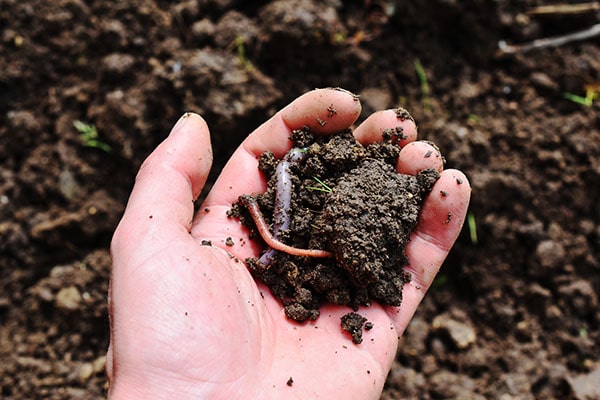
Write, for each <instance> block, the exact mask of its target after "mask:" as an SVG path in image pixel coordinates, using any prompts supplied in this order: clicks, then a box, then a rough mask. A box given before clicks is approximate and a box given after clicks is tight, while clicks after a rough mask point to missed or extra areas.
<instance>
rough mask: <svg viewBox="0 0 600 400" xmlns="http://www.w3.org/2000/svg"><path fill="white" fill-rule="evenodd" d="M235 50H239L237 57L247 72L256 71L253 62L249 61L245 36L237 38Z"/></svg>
mask: <svg viewBox="0 0 600 400" xmlns="http://www.w3.org/2000/svg"><path fill="white" fill-rule="evenodd" d="M235 48H236V49H237V57H238V60H239V61H240V63H241V64H242V65H243V66H244V68H245V69H246V71H252V70H253V69H254V65H252V62H251V61H250V60H248V57H247V56H246V46H245V45H244V37H243V36H241V35H238V36H236V38H235Z"/></svg>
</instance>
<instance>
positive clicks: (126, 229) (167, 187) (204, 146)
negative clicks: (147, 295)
mask: <svg viewBox="0 0 600 400" xmlns="http://www.w3.org/2000/svg"><path fill="white" fill-rule="evenodd" d="M211 164H212V149H211V145H210V135H209V131H208V127H207V125H206V123H205V122H204V120H203V119H202V118H201V117H200V116H199V115H196V114H192V113H186V114H185V115H183V116H182V117H181V118H180V119H179V121H178V122H177V124H176V125H175V126H174V127H173V129H172V131H171V133H170V134H169V136H168V137H167V138H166V139H165V140H164V141H163V142H162V143H161V144H160V145H159V146H158V147H157V148H156V149H155V150H154V151H153V152H152V154H150V156H149V157H148V158H147V159H146V160H145V161H144V163H143V164H142V166H141V167H140V170H139V172H138V174H137V177H136V181H135V185H134V187H133V190H132V193H131V196H130V198H129V202H128V204H127V208H126V210H125V213H124V215H123V218H122V220H121V222H120V223H119V226H118V227H117V229H116V231H115V234H114V236H113V241H112V245H111V252H112V255H113V259H114V258H118V257H120V256H130V255H132V254H135V251H136V250H137V249H138V247H139V246H140V244H141V243H143V242H144V241H145V240H160V239H161V238H164V237H165V236H166V235H170V234H181V233H182V232H183V233H185V232H186V231H189V229H190V227H191V221H192V217H193V213H194V209H193V200H194V199H195V198H196V197H197V196H198V194H199V193H200V191H201V190H202V187H203V186H204V184H205V182H206V177H207V176H208V172H209V170H210V167H211ZM182 228H183V229H182ZM152 247H153V246H149V247H148V250H153V249H152ZM142 257H143V255H142ZM113 264H114V265H115V266H119V265H121V264H120V263H113Z"/></svg>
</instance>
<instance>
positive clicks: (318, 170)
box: [233, 129, 439, 343]
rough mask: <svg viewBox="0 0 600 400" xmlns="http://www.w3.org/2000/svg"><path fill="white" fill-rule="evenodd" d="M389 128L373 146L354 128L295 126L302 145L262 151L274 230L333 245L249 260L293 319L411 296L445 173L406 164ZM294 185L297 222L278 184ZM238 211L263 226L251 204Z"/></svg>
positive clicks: (287, 237) (265, 203)
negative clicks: (422, 229) (428, 209)
mask: <svg viewBox="0 0 600 400" xmlns="http://www.w3.org/2000/svg"><path fill="white" fill-rule="evenodd" d="M384 137H385V138H386V139H387V140H384ZM384 137H382V140H383V141H382V142H381V143H377V144H372V145H369V146H366V147H365V146H363V145H361V144H360V143H358V142H357V141H356V140H355V139H354V137H353V136H352V132H351V131H349V130H347V131H344V132H340V133H338V134H335V135H332V136H329V137H326V138H322V137H313V136H312V135H311V134H310V132H308V131H307V130H306V129H304V130H299V131H296V132H294V134H293V135H292V140H293V141H294V144H295V145H296V146H302V148H300V147H295V148H294V149H292V150H291V151H290V152H289V153H288V155H286V156H285V157H284V158H283V159H282V160H279V161H278V160H275V159H274V157H273V155H272V154H270V153H268V152H267V153H265V154H263V156H262V157H261V160H260V163H259V168H260V169H261V171H262V172H263V173H265V174H266V175H267V178H268V180H269V184H268V189H267V191H266V192H265V193H263V194H259V195H257V196H255V197H256V200H257V202H258V204H259V206H260V210H261V213H262V215H263V217H264V218H265V220H266V221H267V223H268V224H270V226H271V229H269V230H270V231H271V232H275V233H274V235H275V236H276V237H277V239H278V240H280V241H281V242H284V243H285V244H287V245H290V246H293V247H295V248H299V249H315V250H325V251H327V252H330V254H331V257H307V256H297V255H292V254H288V253H289V252H284V251H273V250H268V251H267V253H266V254H263V255H262V256H261V257H260V258H258V259H248V260H247V263H248V266H249V268H250V270H251V272H252V274H253V275H254V276H255V277H256V278H258V279H259V280H261V281H263V282H264V283H266V284H267V285H268V286H269V288H270V289H271V291H272V292H273V294H274V295H275V296H276V297H277V298H278V299H279V300H280V301H281V302H282V303H283V305H284V307H285V314H286V316H287V317H288V318H290V319H293V320H296V321H305V320H307V319H316V318H317V317H318V315H319V311H318V310H319V306H320V305H321V304H322V303H324V302H327V303H334V304H340V305H348V306H351V307H354V308H355V307H356V306H358V305H370V304H371V302H372V301H377V302H379V303H381V304H384V305H393V306H398V305H400V303H401V302H402V287H403V285H404V283H405V282H406V281H407V280H409V279H410V277H409V276H407V275H406V274H405V273H404V270H403V266H405V265H407V264H408V259H407V257H406V254H405V248H406V245H407V243H408V242H409V240H410V233H411V231H412V229H413V228H414V226H415V225H416V223H417V219H418V216H419V211H420V208H421V204H422V202H423V199H424V197H425V195H426V194H427V193H428V192H429V191H430V189H431V186H432V185H433V183H435V181H436V180H437V178H438V177H439V174H438V173H437V171H434V170H425V171H423V172H421V173H419V174H418V175H417V176H410V175H403V174H399V173H397V172H396V169H395V166H396V160H397V157H398V154H399V147H398V146H397V145H396V144H395V141H394V140H393V139H392V138H391V137H390V136H389V135H386V136H384ZM280 163H288V164H286V165H285V166H284V167H287V171H289V176H287V175H286V176H285V181H286V182H289V184H287V185H282V184H281V180H282V179H284V178H282V175H281V174H282V172H281V171H282V168H280V167H281V166H280ZM286 190H289V191H291V203H290V205H289V209H286V210H285V211H284V213H285V214H287V217H285V218H287V219H288V220H289V223H287V222H283V221H282V218H283V217H282V216H281V215H280V214H281V213H282V212H281V210H280V211H277V210H276V209H277V208H278V207H279V208H281V207H285V206H282V204H281V201H280V200H278V199H279V198H280V197H281V193H279V194H278V193H277V191H286ZM246 198H247V196H246ZM241 203H243V201H242V202H241ZM278 204H279V205H278ZM233 213H234V215H239V217H240V218H241V220H242V222H243V223H245V224H246V225H248V226H250V227H252V228H254V227H255V224H254V222H253V221H252V220H251V219H250V218H248V215H247V212H246V210H245V209H244V207H240V206H239V205H236V206H234V210H233ZM278 213H279V214H278ZM282 224H283V225H282ZM284 225H285V226H286V228H281V226H284ZM363 323H364V321H363V322H362V323H361V324H360V330H361V333H362V325H363ZM356 335H358V334H356ZM352 336H353V338H354V341H355V342H357V340H359V337H358V336H355V334H354V333H352ZM357 343H358V342H357Z"/></svg>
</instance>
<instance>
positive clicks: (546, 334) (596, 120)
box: [0, 0, 600, 399]
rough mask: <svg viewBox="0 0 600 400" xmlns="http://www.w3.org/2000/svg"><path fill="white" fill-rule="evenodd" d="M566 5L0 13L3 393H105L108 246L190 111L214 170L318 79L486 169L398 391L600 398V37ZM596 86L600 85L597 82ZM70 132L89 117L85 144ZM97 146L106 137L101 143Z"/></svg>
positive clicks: (40, 7)
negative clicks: (543, 11)
mask: <svg viewBox="0 0 600 400" xmlns="http://www.w3.org/2000/svg"><path fill="white" fill-rule="evenodd" d="M550 3H551V2H544V1H533V0H521V1H516V0H512V1H509V0H498V1H477V0H465V1H447V0H432V1H427V2H415V1H384V0H382V1H377V0H371V1H367V0H362V1H358V0H357V1H345V2H341V1H333V0H325V1H309V0H280V1H272V2H270V1H255V2H247V1H242V0H204V1H202V0H189V1H185V2H169V1H162V0H155V1H152V0H147V1H142V0H138V1H135V0H129V1H118V2H106V1H96V0H57V1H52V2H49V1H40V0H0V326H1V327H0V397H2V398H5V399H22V398H30V399H34V398H44V399H65V398H70V399H88V398H103V397H104V396H105V390H106V378H105V375H104V372H103V369H104V363H105V359H104V354H105V352H106V348H107V345H108V318H107V307H106V292H107V286H108V276H109V268H110V260H109V254H108V246H109V242H110V237H111V235H112V232H113V230H114V228H115V226H116V224H117V222H118V220H119V218H120V216H121V214H122V212H123V208H124V205H125V203H126V200H127V197H128V194H129V191H130V189H131V187H132V184H133V179H134V176H135V173H136V171H137V169H138V167H139V165H140V163H141V161H142V160H143V159H144V158H145V157H146V156H147V155H148V154H149V152H150V151H151V150H152V149H153V148H154V147H155V146H156V145H157V144H158V143H159V142H160V141H162V140H163V139H164V137H165V135H166V134H167V132H168V131H169V129H170V127H171V126H172V125H173V124H174V123H175V121H176V120H177V119H178V118H179V116H180V115H181V114H182V113H183V112H184V111H195V112H198V113H200V114H202V115H203V116H204V117H205V118H206V120H207V121H208V123H209V126H210V127H211V132H212V135H213V137H212V139H213V143H214V146H215V164H214V170H213V173H212V175H211V179H214V177H215V176H216V175H217V174H218V171H219V170H220V168H221V167H222V165H223V164H224V162H225V161H226V159H227V158H228V156H229V154H230V153H231V152H232V151H233V149H234V148H235V147H236V146H237V144H238V143H239V142H240V141H241V140H242V139H243V138H244V137H245V135H247V134H248V133H249V132H250V131H252V130H253V129H254V128H255V127H256V126H258V125H259V124H260V123H261V122H263V121H265V120H266V119H267V118H269V117H270V116H271V115H272V114H273V113H274V112H275V111H276V110H278V109H279V108H280V107H281V106H283V105H285V104H286V103H288V102H289V101H291V100H292V99H293V98H295V97H297V96H298V95H299V94H301V93H303V92H305V91H307V90H310V89H312V88H314V87H324V86H340V87H343V88H346V89H349V90H351V91H353V92H355V93H358V94H360V95H361V98H362V102H363V109H364V113H363V116H362V118H364V117H366V116H367V115H368V114H369V113H370V112H372V111H374V110H377V109H382V108H388V107H396V106H398V105H402V106H404V107H406V108H408V109H409V110H410V111H411V113H412V115H413V116H414V117H415V119H416V121H417V123H418V124H419V126H420V137H421V138H422V139H428V140H433V141H435V142H436V143H437V144H438V145H439V147H440V148H441V151H442V153H443V154H444V155H445V156H446V158H447V160H448V167H454V168H460V169H462V170H463V171H464V172H465V173H466V174H467V176H468V177H469V178H470V180H471V183H472V186H473V198H472V202H471V206H470V215H471V222H472V224H471V226H472V227H476V231H477V237H476V238H475V237H474V236H473V235H472V232H470V231H469V229H468V227H465V230H464V232H463V233H462V234H461V236H460V238H459V240H458V242H457V245H456V246H455V248H454V249H453V251H452V253H451V254H450V256H449V258H448V259H447V261H446V263H445V265H444V267H443V269H442V271H441V273H440V275H439V276H438V278H437V279H436V281H435V283H434V285H433V287H432V289H431V290H430V292H429V293H428V295H427V296H426V298H425V301H424V303H423V305H422V307H421V308H420V309H419V311H418V312H417V314H416V316H415V319H414V321H413V323H412V324H411V326H410V327H409V328H408V330H407V332H406V334H405V336H404V337H403V338H402V340H401V341H400V343H399V353H398V357H397V362H396V363H395V365H394V367H393V369H392V371H391V373H390V375H389V378H388V382H387V384H386V389H385V391H384V393H383V395H382V399H399V398H413V399H434V398H435V399H438V398H461V399H484V398H492V399H535V398H540V399H550V398H561V399H588V398H590V399H593V398H600V388H599V384H598V382H600V363H599V361H600V360H599V358H600V345H599V343H600V333H599V330H598V328H599V324H600V310H599V308H598V293H599V291H600V273H599V272H600V264H599V256H600V226H599V223H598V221H599V219H600V190H598V187H599V185H600V112H599V110H600V101H596V102H593V103H592V104H591V106H585V105H582V104H578V103H576V102H574V101H572V100H569V99H567V98H565V96H564V93H571V94H575V95H579V96H585V93H586V87H587V88H592V89H593V88H594V87H595V88H596V90H597V91H599V90H598V84H599V83H600V39H599V38H598V37H596V38H594V39H590V40H587V41H582V42H578V43H571V44H567V45H564V46H561V47H558V48H550V49H543V50H538V51H535V52H530V53H525V54H516V55H512V56H503V57H499V56H498V55H497V50H498V41H499V40H506V41H507V42H509V43H521V42H526V41H530V40H533V39H537V38H541V37H547V36H552V35H559V34H564V33H569V32H572V31H575V30H578V29H582V28H585V27H588V26H591V25H593V24H597V23H598V22H599V20H600V16H599V15H598V13H597V12H591V13H584V14H577V15H564V14H562V15H558V16H557V15H555V16H532V15H528V14H527V13H526V12H527V11H528V10H529V9H531V8H532V7H533V6H537V5H541V4H550ZM593 85H595V86H593ZM74 121H82V122H84V123H86V124H93V125H94V126H95V128H96V131H97V133H98V136H99V138H98V139H99V140H100V142H102V143H105V144H107V145H109V146H110V151H107V150H108V149H107V148H103V147H102V145H99V144H98V143H97V142H94V141H93V140H90V138H88V139H87V140H82V137H81V134H80V132H79V131H78V130H77V129H75V127H74V126H73V122H74ZM92 139H93V138H92Z"/></svg>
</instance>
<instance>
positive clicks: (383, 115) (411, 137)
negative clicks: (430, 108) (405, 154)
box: [354, 108, 417, 147]
mask: <svg viewBox="0 0 600 400" xmlns="http://www.w3.org/2000/svg"><path fill="white" fill-rule="evenodd" d="M384 135H386V136H387V135H389V136H390V139H391V140H393V141H395V142H396V143H398V145H400V147H404V146H406V145H407V144H408V143H411V142H414V141H415V140H416V139H417V126H416V125H415V121H414V119H413V118H412V117H411V116H410V114H409V113H408V112H407V111H406V110H405V109H404V108H396V109H389V110H383V111H377V112H375V113H373V114H371V115H370V116H369V117H367V119H365V120H364V121H363V122H362V123H361V124H360V125H359V126H357V127H356V129H354V137H355V138H356V140H358V141H359V142H360V143H362V144H363V145H368V144H371V143H377V142H381V141H382V140H383V138H384Z"/></svg>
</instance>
